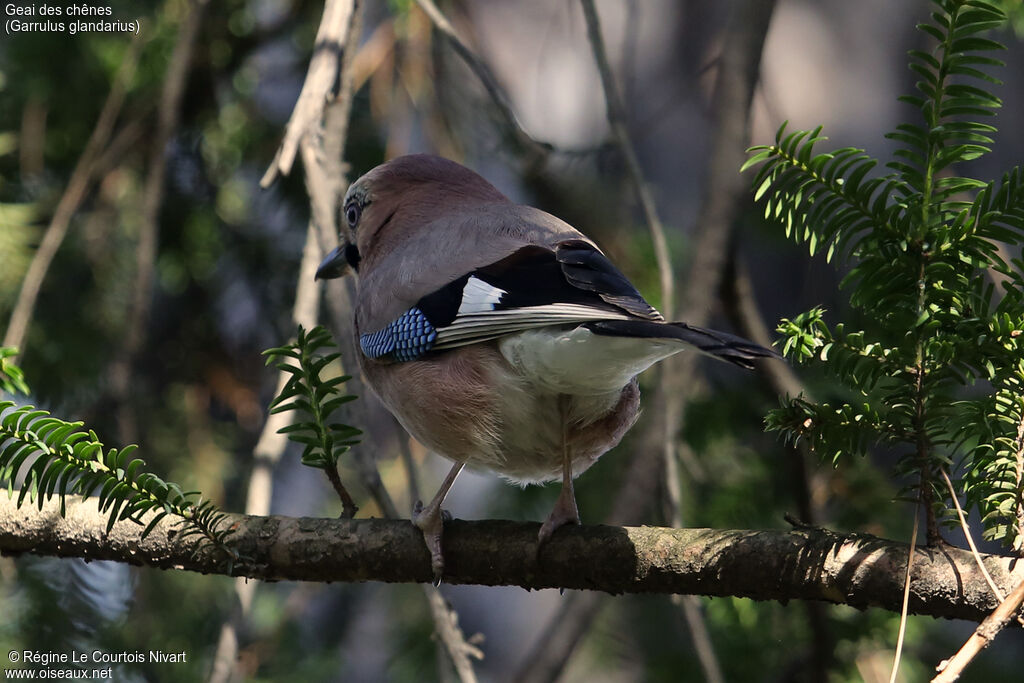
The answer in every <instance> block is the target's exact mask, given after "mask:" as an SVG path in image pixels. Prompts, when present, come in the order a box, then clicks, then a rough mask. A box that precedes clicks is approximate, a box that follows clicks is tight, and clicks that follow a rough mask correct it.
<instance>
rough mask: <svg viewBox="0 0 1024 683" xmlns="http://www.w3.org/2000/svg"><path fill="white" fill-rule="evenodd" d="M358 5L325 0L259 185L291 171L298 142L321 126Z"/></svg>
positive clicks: (340, 66) (347, 1) (265, 185)
mask: <svg viewBox="0 0 1024 683" xmlns="http://www.w3.org/2000/svg"><path fill="white" fill-rule="evenodd" d="M357 5H358V2H355V0H327V1H326V3H325V4H324V14H323V17H322V18H321V20H320V28H318V29H317V32H316V40H315V42H314V44H313V56H312V58H311V59H310V60H309V69H308V70H307V71H306V79H305V81H303V84H302V90H301V91H300V92H299V99H298V101H297V102H296V103H295V108H294V109H292V115H291V117H290V118H289V119H288V125H287V126H286V127H285V134H284V139H283V140H282V141H281V145H280V146H279V147H278V149H277V153H276V154H275V155H274V160H273V161H272V162H271V163H270V167H269V168H267V172H266V173H264V174H263V178H262V179H261V180H260V185H261V186H262V187H269V186H270V184H271V183H273V182H274V180H276V179H277V176H278V175H279V174H280V175H288V174H289V173H291V170H292V165H293V164H294V163H295V156H296V154H297V152H298V151H299V144H300V143H301V142H302V140H304V139H307V138H309V137H310V135H312V134H313V133H314V132H315V131H316V130H318V129H320V127H321V126H322V124H323V118H324V109H325V108H326V107H327V103H328V101H329V100H331V99H333V98H334V95H335V93H334V92H333V89H334V87H335V84H337V83H339V79H338V74H339V73H340V71H341V68H342V58H343V54H342V53H343V51H344V47H345V40H346V34H347V32H348V31H349V28H350V26H351V23H352V22H351V19H352V16H353V13H354V12H355V11H356V8H357ZM307 170H308V169H307Z"/></svg>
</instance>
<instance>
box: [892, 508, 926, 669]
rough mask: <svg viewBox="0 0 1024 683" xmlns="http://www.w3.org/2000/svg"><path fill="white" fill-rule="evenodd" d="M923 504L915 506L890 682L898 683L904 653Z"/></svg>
mask: <svg viewBox="0 0 1024 683" xmlns="http://www.w3.org/2000/svg"><path fill="white" fill-rule="evenodd" d="M920 512H921V504H920V502H919V503H918V504H917V505H915V506H914V530H913V531H911V532H910V552H909V553H907V578H906V579H905V581H904V584H903V607H902V608H901V609H900V630H899V635H898V636H897V637H896V655H895V656H894V657H893V660H892V673H891V674H889V683H896V674H897V673H898V672H899V670H900V657H901V656H902V654H903V639H904V637H905V636H906V634H907V612H908V610H909V607H910V571H911V569H912V568H913V566H914V551H915V550H916V549H917V530H918V526H919V524H920V521H921V515H920Z"/></svg>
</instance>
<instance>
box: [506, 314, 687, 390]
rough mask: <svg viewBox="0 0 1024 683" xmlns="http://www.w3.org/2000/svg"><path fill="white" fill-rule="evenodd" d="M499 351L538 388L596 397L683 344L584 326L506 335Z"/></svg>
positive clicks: (547, 328) (519, 372)
mask: <svg viewBox="0 0 1024 683" xmlns="http://www.w3.org/2000/svg"><path fill="white" fill-rule="evenodd" d="M498 348H499V349H500V350H501V354H502V355H503V356H505V359H506V360H507V361H508V362H509V364H510V365H511V366H512V367H513V368H514V369H515V370H516V372H517V374H519V375H520V376H522V377H523V379H524V380H526V381H527V382H528V383H530V384H531V385H532V386H533V387H534V388H535V389H537V390H546V391H549V392H552V393H558V394H569V395H570V396H594V395H601V394H607V393H609V392H612V391H621V390H622V387H624V386H626V384H627V383H628V382H629V381H630V380H631V379H633V378H634V377H636V376H637V375H639V374H640V373H641V372H643V371H644V370H646V369H647V368H649V367H651V366H652V365H654V364H655V363H656V362H658V361H659V360H662V359H663V358H667V357H669V356H671V355H673V354H675V353H678V352H679V351H682V350H683V348H684V345H683V344H682V343H681V342H678V341H674V340H671V339H649V338H639V337H615V336H608V335H600V334H594V333H593V332H591V331H590V330H588V329H586V328H585V327H575V328H570V329H565V328H558V327H542V328H537V329H533V330H527V331H525V332H520V333H519V334H514V335H510V336H507V337H503V338H502V339H500V340H499V342H498Z"/></svg>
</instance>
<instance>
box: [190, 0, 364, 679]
mask: <svg viewBox="0 0 1024 683" xmlns="http://www.w3.org/2000/svg"><path fill="white" fill-rule="evenodd" d="M341 18H343V19H344V24H342V25H341V26H340V27H339V26H338V25H337V24H336V22H338V21H340V20H341ZM359 20H360V15H359V7H358V6H357V4H356V3H354V2H351V1H350V2H347V3H346V2H340V3H339V2H334V1H333V0H329V1H328V4H327V6H325V8H324V15H323V18H322V19H321V25H320V29H319V30H318V31H317V46H318V47H317V49H320V48H321V47H322V52H316V53H314V55H313V58H312V61H311V64H310V68H309V71H308V72H307V81H306V83H304V84H303V88H302V94H300V96H299V101H298V103H297V104H296V111H293V113H292V117H291V119H290V120H289V122H288V129H287V131H286V134H285V142H283V143H282V146H281V148H280V149H279V150H278V152H277V155H276V157H275V159H274V163H273V164H272V165H271V167H270V168H269V169H268V170H267V175H265V176H264V180H265V181H266V184H269V183H270V182H272V180H273V177H274V176H275V175H276V174H277V173H278V172H282V173H284V174H285V175H287V174H288V173H289V172H290V171H291V166H292V163H293V161H294V155H295V149H294V148H291V145H293V144H294V145H296V146H303V147H304V148H315V146H316V145H318V144H325V141H326V139H327V138H328V137H330V138H332V139H334V138H340V140H341V142H339V143H337V145H336V146H343V145H344V142H343V141H344V139H345V137H346V134H347V129H348V124H347V120H348V113H349V111H350V108H351V99H352V90H351V78H348V79H346V78H344V77H343V78H342V79H340V83H341V85H340V86H339V91H338V93H337V94H336V97H332V96H331V93H330V88H331V87H333V85H334V82H335V81H334V79H335V76H336V75H337V73H338V70H341V71H342V72H345V71H346V69H350V67H349V64H351V62H352V61H353V58H352V52H353V51H352V50H345V46H346V45H354V44H355V40H356V38H357V36H358V31H359V26H360V21H359ZM339 31H340V32H339ZM325 35H326V36H328V38H327V39H330V38H335V37H338V36H340V39H338V40H336V41H335V42H334V43H333V44H332V45H331V46H330V49H329V48H328V47H327V46H322V45H321V42H320V39H321V37H323V36H325ZM332 60H334V62H335V63H332ZM313 62H315V63H316V66H315V68H314V64H313ZM328 74H329V75H330V78H329V79H328V78H326V76H327V75H328ZM328 100H330V109H331V110H333V111H334V112H336V113H337V114H338V116H337V117H336V118H334V119H332V123H333V124H334V125H333V126H332V129H331V132H330V134H329V135H328V134H326V133H325V131H324V130H323V129H324V122H323V120H322V119H323V118H324V110H325V107H327V102H328ZM300 107H301V108H302V109H303V111H301V112H299V111H298V110H299V108H300ZM313 112H315V113H316V119H314V120H312V121H311V120H309V119H308V118H307V117H309V116H310V115H311V114H312V113H313ZM296 136H298V137H296ZM286 144H287V145H289V150H284V147H285V145H286ZM329 156H330V155H329V154H328V153H326V152H325V153H323V154H322V155H317V154H316V153H315V152H312V153H310V154H308V155H307V160H306V161H305V162H304V163H305V164H306V178H307V189H308V191H309V195H310V203H311V206H312V209H313V217H312V219H311V220H310V222H309V225H308V226H307V229H306V241H305V245H304V247H303V250H302V260H301V262H300V265H299V279H298V282H297V284H296V287H295V301H294V303H293V307H292V321H293V322H294V323H295V324H296V325H302V326H303V327H304V328H305V329H307V330H308V329H312V328H313V327H314V326H316V324H317V322H318V319H319V311H320V300H321V291H322V290H321V287H320V285H319V284H318V283H317V282H316V280H315V278H314V275H315V273H316V268H317V265H318V264H319V263H320V260H321V258H323V254H324V253H326V252H325V250H324V248H323V247H322V246H321V241H322V239H323V236H322V235H321V231H320V229H319V228H318V226H319V225H320V224H321V223H322V222H323V221H327V222H328V223H330V222H332V221H333V219H332V218H330V217H329V215H328V216H327V217H325V216H324V213H325V212H326V213H328V214H329V213H330V209H329V208H325V207H329V206H330V205H331V204H332V203H333V202H334V201H335V199H334V197H335V196H336V195H337V194H338V193H339V192H342V191H343V188H344V187H345V186H346V185H347V183H346V182H345V178H344V175H343V173H341V174H340V177H338V178H336V179H335V183H334V187H332V185H331V184H330V183H329V182H328V181H327V180H326V179H325V176H326V175H327V174H326V173H323V172H321V173H318V171H321V166H320V164H319V163H318V158H323V159H327V158H328V157H329ZM286 157H287V163H286V164H285V158H286ZM337 164H338V165H339V168H340V164H341V156H340V154H339V155H338V158H337ZM311 176H312V177H313V178H315V180H313V181H312V182H311V181H310V177H311ZM268 178H269V180H268ZM332 229H333V228H332V226H331V225H328V226H327V227H326V230H327V231H331V230H332ZM288 377H289V373H287V372H284V371H281V372H280V373H279V375H278V380H277V390H276V391H275V395H277V394H279V393H280V392H281V390H282V389H283V388H284V385H285V382H287V380H288ZM293 415H294V414H293V413H291V412H288V411H285V412H281V413H274V414H271V415H268V417H267V420H266V422H264V424H263V430H262V432H261V433H260V438H259V441H258V442H257V443H256V447H255V449H254V450H253V469H252V473H251V474H250V475H249V490H248V494H247V498H246V512H247V513H248V514H261V515H266V514H269V512H270V501H271V497H272V494H273V486H274V482H273V471H274V466H275V465H276V464H277V463H278V461H279V460H280V459H281V457H282V456H283V454H284V452H285V448H286V446H287V443H288V439H287V436H286V435H285V434H281V433H280V432H279V430H280V429H281V428H282V427H285V426H287V425H288V424H289V423H290V421H291V419H292V416H293ZM326 474H327V478H328V480H329V481H330V482H331V486H332V488H334V490H335V491H336V492H337V493H338V496H339V498H340V499H341V501H342V516H343V517H346V516H347V517H349V518H351V517H353V516H354V515H355V512H356V510H357V507H356V504H355V501H354V500H353V499H352V497H351V495H349V493H348V491H347V490H346V489H345V487H344V486H343V485H342V483H341V478H340V477H339V476H338V472H337V470H336V469H335V470H333V471H331V470H327V471H326ZM332 475H333V476H332ZM257 586H258V583H257V582H256V581H246V580H243V579H239V580H237V581H236V583H235V593H236V595H237V596H238V606H237V608H236V609H235V610H234V612H233V613H232V615H231V616H230V618H229V619H227V620H226V621H225V622H224V624H223V625H222V627H221V633H220V639H219V641H218V644H217V651H216V654H215V656H214V667H213V672H212V674H211V676H210V683H226V681H228V680H230V679H231V678H232V676H234V674H235V673H236V669H237V658H238V633H239V631H240V630H241V628H242V625H243V624H244V623H245V622H246V620H247V619H248V618H249V614H250V612H251V608H252V601H253V597H254V595H255V592H256V587H257Z"/></svg>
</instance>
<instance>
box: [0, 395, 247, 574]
mask: <svg viewBox="0 0 1024 683" xmlns="http://www.w3.org/2000/svg"><path fill="white" fill-rule="evenodd" d="M136 450H137V447H136V446H134V445H129V446H126V447H124V448H121V449H117V448H106V447H105V446H104V445H103V444H102V443H101V442H100V440H99V438H98V437H97V436H96V433H95V432H93V431H92V430H85V429H84V428H83V423H81V422H67V421H65V420H61V419H60V418H57V417H54V416H53V415H51V414H50V413H48V412H47V411H45V410H38V409H36V408H34V407H33V406H17V405H16V404H14V403H13V402H11V401H0V482H6V485H7V494H8V496H9V497H13V496H14V494H15V492H17V496H18V498H17V504H18V506H19V507H20V506H21V505H22V504H23V503H24V502H25V501H26V500H28V501H29V502H34V503H36V504H37V505H38V506H39V508H40V509H42V507H43V504H44V502H45V501H47V500H50V499H52V498H57V499H58V500H59V501H60V513H61V515H64V514H65V512H66V505H67V501H66V499H67V496H69V495H72V496H74V495H80V496H82V499H83V500H85V499H87V498H89V497H90V496H97V498H98V500H97V503H98V507H99V510H100V512H101V513H105V514H106V515H107V531H108V532H109V531H110V530H111V529H112V528H113V526H114V524H116V523H117V522H119V521H122V520H130V521H133V522H136V523H137V524H140V525H144V527H145V528H144V529H143V531H142V535H141V537H142V538H145V537H146V536H147V535H149V533H150V532H151V531H152V530H153V529H154V528H155V527H156V525H157V524H158V523H159V522H160V521H161V520H162V519H164V518H165V517H167V516H168V515H170V516H174V517H178V518H180V519H181V520H182V521H183V529H182V534H181V537H182V538H185V537H188V536H193V535H200V536H203V537H204V538H206V539H207V540H209V541H210V542H211V543H214V544H215V545H217V546H218V547H220V548H221V549H223V550H225V551H226V552H227V553H228V554H229V555H231V556H234V552H233V551H232V550H230V549H229V548H227V547H226V546H225V540H226V538H227V536H228V535H229V534H230V533H231V530H230V529H228V528H225V525H224V524H223V522H224V519H225V517H226V514H225V513H223V512H221V511H220V510H219V509H218V508H217V507H216V506H215V505H213V503H211V502H210V501H208V500H202V499H201V498H200V497H199V494H198V492H195V491H182V489H181V487H179V486H178V485H177V484H174V483H172V482H167V481H164V480H163V479H161V478H160V477H158V476H156V475H155V474H153V473H151V472H146V471H144V467H145V462H144V461H143V460H141V459H140V458H135V457H133V455H134V454H135V451H136ZM19 478H21V481H20V484H19V485H18V486H17V487H16V486H15V485H16V484H18V483H19V482H18V480H19ZM147 513H153V515H152V517H151V518H150V519H149V521H148V522H146V521H144V519H143V518H144V516H145V515H146V514H147Z"/></svg>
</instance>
